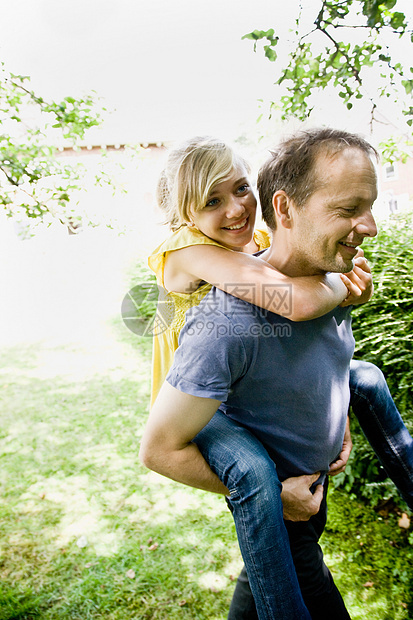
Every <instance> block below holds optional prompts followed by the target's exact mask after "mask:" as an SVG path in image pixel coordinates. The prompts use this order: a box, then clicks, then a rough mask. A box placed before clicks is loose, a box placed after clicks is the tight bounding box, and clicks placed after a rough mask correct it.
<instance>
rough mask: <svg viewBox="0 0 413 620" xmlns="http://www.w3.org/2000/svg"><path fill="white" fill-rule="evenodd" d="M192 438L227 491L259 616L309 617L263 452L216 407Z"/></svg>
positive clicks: (275, 619)
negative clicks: (210, 417) (210, 416)
mask: <svg viewBox="0 0 413 620" xmlns="http://www.w3.org/2000/svg"><path fill="white" fill-rule="evenodd" d="M194 442H195V443H196V444H197V446H198V448H199V449H200V451H201V453H202V454H203V456H204V458H205V460H206V461H207V462H208V463H209V465H210V467H211V469H212V470H213V471H214V472H215V473H216V474H217V475H218V476H219V478H220V479H221V480H222V481H223V482H224V484H225V485H226V486H227V487H228V489H229V490H230V495H229V497H228V498H227V501H228V504H229V506H230V509H231V511H232V514H233V517H234V522H235V527H236V530H237V536H238V542H239V545H240V549H241V553H242V556H243V559H244V562H245V565H246V569H247V572H248V577H249V581H250V585H251V590H252V593H253V596H254V599H255V604H256V608H257V613H258V618H259V619H260V620H307V619H308V620H309V619H310V615H309V613H308V611H307V609H306V607H305V605H304V602H303V598H302V595H301V591H300V588H299V585H298V580H297V575H296V573H295V569H294V564H293V561H292V557H291V551H290V545H289V540H288V535H287V531H286V528H285V525H284V521H283V509H282V503H281V484H280V482H279V480H278V476H277V472H276V469H275V465H274V463H273V461H272V460H271V459H270V457H269V456H268V453H267V451H266V450H265V448H264V447H263V445H262V444H261V443H260V442H259V441H258V439H257V438H256V437H254V435H252V433H250V432H249V431H248V430H246V429H245V428H243V427H242V426H239V425H237V424H235V423H234V422H233V421H232V420H230V419H229V418H228V417H227V416H225V415H224V414H223V413H221V412H220V411H218V412H217V413H216V414H215V415H214V417H213V418H212V420H211V422H210V423H209V424H208V425H207V426H206V427H205V428H204V429H203V430H202V431H201V432H200V433H199V434H198V435H197V436H196V437H195V439H194ZM239 602H240V601H239ZM240 604H241V605H242V604H243V603H242V602H241V603H240ZM243 617H244V618H247V617H248V616H245V615H244V616H242V615H241V613H240V610H239V614H238V618H237V620H238V619H239V620H241V618H243ZM253 617H254V616H251V618H253Z"/></svg>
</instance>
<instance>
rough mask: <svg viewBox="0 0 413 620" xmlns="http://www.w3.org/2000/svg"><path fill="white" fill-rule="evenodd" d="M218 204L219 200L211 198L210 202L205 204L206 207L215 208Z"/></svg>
mask: <svg viewBox="0 0 413 620" xmlns="http://www.w3.org/2000/svg"><path fill="white" fill-rule="evenodd" d="M218 204H219V200H218V198H211V200H208V202H207V203H206V205H205V206H206V207H216V206H217V205H218Z"/></svg>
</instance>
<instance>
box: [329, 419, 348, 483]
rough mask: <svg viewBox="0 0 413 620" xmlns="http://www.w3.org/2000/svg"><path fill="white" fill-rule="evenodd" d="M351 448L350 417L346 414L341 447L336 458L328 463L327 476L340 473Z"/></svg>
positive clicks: (343, 468) (344, 466)
mask: <svg viewBox="0 0 413 620" xmlns="http://www.w3.org/2000/svg"><path fill="white" fill-rule="evenodd" d="M352 448H353V442H352V441H351V434H350V418H349V417H348V416H347V422H346V430H345V432H344V440H343V447H342V448H341V452H340V454H339V457H338V459H337V460H336V461H334V462H333V463H331V465H330V470H329V472H328V475H329V476H337V474H341V472H342V471H344V470H345V468H346V465H347V461H348V458H349V456H350V452H351V450H352Z"/></svg>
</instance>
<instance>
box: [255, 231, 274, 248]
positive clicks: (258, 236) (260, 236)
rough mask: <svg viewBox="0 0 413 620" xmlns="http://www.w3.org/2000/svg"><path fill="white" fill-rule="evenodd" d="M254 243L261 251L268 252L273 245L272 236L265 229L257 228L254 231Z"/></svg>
mask: <svg viewBox="0 0 413 620" xmlns="http://www.w3.org/2000/svg"><path fill="white" fill-rule="evenodd" d="M254 241H255V243H256V244H257V245H258V247H259V249H260V250H266V249H267V248H269V247H270V245H271V235H270V233H269V232H268V230H266V229H265V228H256V229H255V230H254Z"/></svg>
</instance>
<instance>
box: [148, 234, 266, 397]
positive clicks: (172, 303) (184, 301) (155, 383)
mask: <svg viewBox="0 0 413 620" xmlns="http://www.w3.org/2000/svg"><path fill="white" fill-rule="evenodd" d="M254 241H255V243H256V244H257V246H258V247H259V249H260V250H264V249H265V248H268V247H269V245H270V236H269V234H268V232H266V231H265V230H259V229H258V230H256V231H255V232H254ZM192 245H217V246H218V247H224V246H222V245H221V244H220V243H217V242H216V241H213V240H212V239H210V238H209V237H206V236H205V235H204V234H203V233H201V232H200V231H199V230H197V229H196V228H189V227H188V226H182V227H181V228H180V229H179V230H177V231H175V232H174V233H172V235H171V236H170V237H168V239H166V240H165V241H164V242H163V243H161V245H160V246H158V247H157V248H156V250H154V252H153V254H151V255H150V256H149V258H148V264H149V267H150V268H151V269H152V271H154V273H155V275H156V280H157V283H158V286H159V287H161V288H160V293H159V299H158V311H157V314H156V317H155V322H154V327H153V335H154V339H153V352H152V387H151V406H152V405H153V403H154V401H155V399H156V397H157V395H158V392H159V390H160V388H161V385H162V384H163V382H164V381H165V378H166V375H167V374H168V371H169V369H170V367H171V366H172V362H173V358H174V354H175V351H176V349H177V348H178V337H179V333H180V331H181V329H182V327H183V326H184V324H185V313H186V311H187V310H189V308H192V307H193V306H197V305H198V304H199V303H200V301H201V300H202V299H203V297H205V295H206V294H207V293H208V291H209V290H210V289H211V284H209V283H207V282H206V283H205V284H202V285H201V286H199V287H198V288H197V290H196V291H193V292H192V293H174V292H173V291H167V290H166V289H165V285H164V269H165V261H166V258H167V255H168V253H169V252H173V251H175V250H180V249H182V248H186V247H189V246H192ZM226 249H227V248H226ZM228 251H231V250H228Z"/></svg>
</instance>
